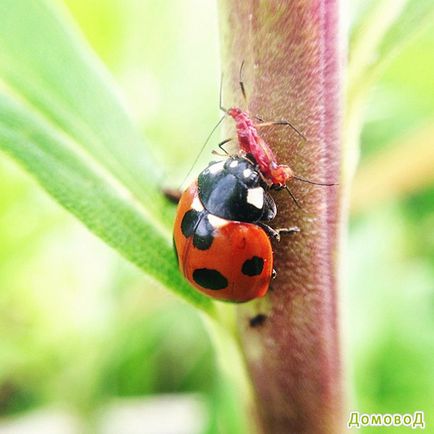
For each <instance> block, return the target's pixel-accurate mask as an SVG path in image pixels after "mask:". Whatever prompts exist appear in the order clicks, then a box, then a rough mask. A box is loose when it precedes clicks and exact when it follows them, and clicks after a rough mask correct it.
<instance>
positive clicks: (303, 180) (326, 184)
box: [292, 175, 339, 187]
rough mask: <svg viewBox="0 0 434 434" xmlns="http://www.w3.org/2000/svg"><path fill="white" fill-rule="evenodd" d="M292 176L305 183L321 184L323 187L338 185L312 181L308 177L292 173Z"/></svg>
mask: <svg viewBox="0 0 434 434" xmlns="http://www.w3.org/2000/svg"><path fill="white" fill-rule="evenodd" d="M292 177H293V179H296V180H297V181H301V182H306V183H307V184H313V185H321V186H324V187H332V186H333V185H339V184H336V183H327V182H314V181H311V180H309V179H306V178H301V177H300V176H295V175H293V176H292Z"/></svg>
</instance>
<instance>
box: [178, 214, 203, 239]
mask: <svg viewBox="0 0 434 434" xmlns="http://www.w3.org/2000/svg"><path fill="white" fill-rule="evenodd" d="M199 218H200V212H199V211H196V210H195V209H191V210H189V211H187V212H186V213H185V214H184V217H183V218H182V222H181V231H182V233H183V235H184V237H185V238H188V237H191V236H192V235H193V233H194V229H195V227H196V225H197V222H198V221H199Z"/></svg>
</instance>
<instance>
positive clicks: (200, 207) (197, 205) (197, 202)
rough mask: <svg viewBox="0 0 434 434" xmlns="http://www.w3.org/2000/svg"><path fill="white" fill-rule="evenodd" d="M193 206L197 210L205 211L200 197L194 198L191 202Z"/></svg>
mask: <svg viewBox="0 0 434 434" xmlns="http://www.w3.org/2000/svg"><path fill="white" fill-rule="evenodd" d="M191 208H192V209H194V210H195V211H199V212H200V211H203V205H202V202H201V201H200V199H199V197H197V196H196V197H195V198H194V199H193V202H192V203H191Z"/></svg>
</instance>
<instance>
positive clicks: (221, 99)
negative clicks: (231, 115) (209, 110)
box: [219, 72, 228, 115]
mask: <svg viewBox="0 0 434 434" xmlns="http://www.w3.org/2000/svg"><path fill="white" fill-rule="evenodd" d="M219 108H220V110H221V111H222V112H224V113H225V115H226V114H227V112H228V111H227V109H225V108H224V107H223V72H222V74H221V76H220V90H219Z"/></svg>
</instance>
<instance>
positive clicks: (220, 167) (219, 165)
mask: <svg viewBox="0 0 434 434" xmlns="http://www.w3.org/2000/svg"><path fill="white" fill-rule="evenodd" d="M224 164H225V162H224V161H220V162H219V163H215V164H212V165H211V166H209V167H208V170H209V172H210V173H212V174H213V175H215V174H216V173H219V172H221V171H222V170H223V166H224Z"/></svg>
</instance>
